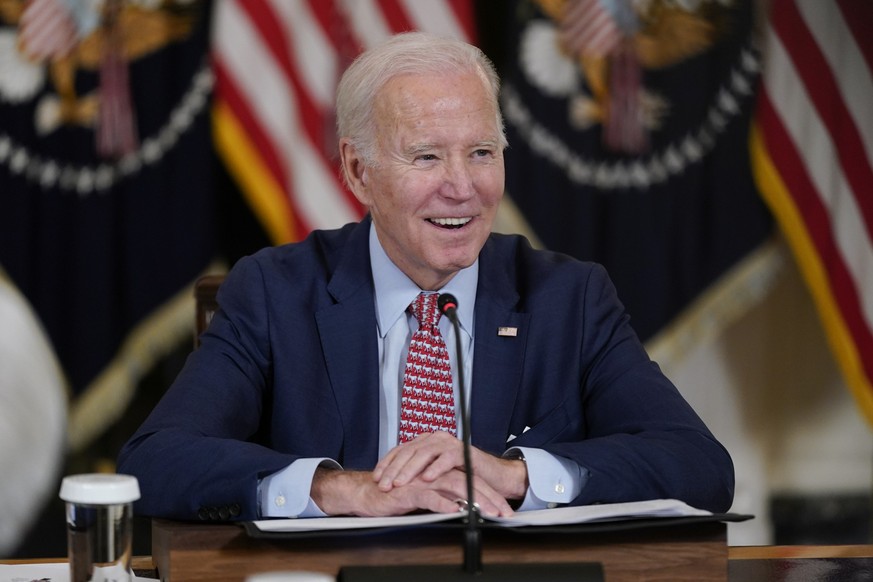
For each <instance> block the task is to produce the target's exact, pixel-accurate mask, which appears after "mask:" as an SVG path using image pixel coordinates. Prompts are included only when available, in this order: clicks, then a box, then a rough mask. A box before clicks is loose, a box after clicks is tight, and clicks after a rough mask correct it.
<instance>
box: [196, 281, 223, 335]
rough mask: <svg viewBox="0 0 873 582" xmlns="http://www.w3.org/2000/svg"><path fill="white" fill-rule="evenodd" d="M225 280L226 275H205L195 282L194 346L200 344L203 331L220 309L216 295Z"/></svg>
mask: <svg viewBox="0 0 873 582" xmlns="http://www.w3.org/2000/svg"><path fill="white" fill-rule="evenodd" d="M222 281H224V275H203V276H202V277H200V278H199V279H197V281H195V282H194V302H195V304H196V306H197V307H196V312H195V320H194V347H195V348H198V347H199V346H200V334H201V333H203V332H204V331H205V330H206V328H207V327H209V322H210V321H212V316H213V315H214V314H215V312H216V310H217V309H218V301H217V300H216V295H217V294H218V288H219V287H220V286H221V283H222Z"/></svg>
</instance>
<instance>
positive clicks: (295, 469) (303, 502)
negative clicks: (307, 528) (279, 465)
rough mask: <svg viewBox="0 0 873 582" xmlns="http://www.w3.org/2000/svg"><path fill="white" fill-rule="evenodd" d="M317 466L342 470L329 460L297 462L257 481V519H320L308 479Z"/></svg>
mask: <svg viewBox="0 0 873 582" xmlns="http://www.w3.org/2000/svg"><path fill="white" fill-rule="evenodd" d="M319 467H328V468H331V469H342V467H341V466H340V464H339V463H337V462H336V461H334V460H333V459H328V458H320V459H297V460H296V461H294V462H293V463H291V464H290V465H288V466H287V467H285V468H284V469H282V470H281V471H277V472H276V473H273V474H272V475H268V476H267V477H264V478H263V479H261V480H260V481H258V505H259V507H260V511H259V513H260V516H261V517H324V516H325V515H326V514H325V513H324V512H323V511H321V508H319V507H318V505H316V504H315V502H314V501H312V498H311V497H310V496H309V491H310V490H311V489H312V477H313V476H314V475H315V470H316V469H318V468H319Z"/></svg>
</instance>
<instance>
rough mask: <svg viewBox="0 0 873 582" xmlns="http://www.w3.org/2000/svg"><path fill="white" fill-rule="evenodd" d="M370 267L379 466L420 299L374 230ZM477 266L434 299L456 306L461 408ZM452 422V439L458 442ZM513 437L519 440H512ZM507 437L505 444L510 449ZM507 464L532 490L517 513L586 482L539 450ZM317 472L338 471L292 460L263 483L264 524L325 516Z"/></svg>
mask: <svg viewBox="0 0 873 582" xmlns="http://www.w3.org/2000/svg"><path fill="white" fill-rule="evenodd" d="M370 264H371V268H372V271H373V283H374V290H375V297H376V323H377V330H376V332H377V336H378V344H379V385H380V392H379V458H382V457H383V456H385V454H386V453H387V452H388V451H390V450H391V449H392V448H394V447H395V446H397V434H398V431H399V423H400V395H401V391H402V387H403V371H404V367H405V362H406V351H407V347H408V345H409V341H410V339H411V338H412V334H413V333H415V331H416V329H417V328H418V322H417V321H416V320H415V317H413V316H412V315H411V314H409V313H408V312H407V307H409V304H410V303H412V301H413V300H414V299H415V298H416V297H417V296H418V294H419V293H420V292H421V289H419V287H418V286H417V285H416V284H415V283H413V282H412V280H411V279H410V278H409V277H407V276H406V275H405V274H404V273H403V272H402V271H401V270H400V269H399V268H397V266H396V265H395V264H394V263H393V262H391V259H389V258H388V255H386V254H385V250H384V249H383V248H382V245H381V244H380V243H379V238H378V236H377V235H376V229H375V227H373V226H372V225H371V226H370ZM478 279H479V262H478V261H476V262H475V263H474V264H473V265H471V266H470V267H468V268H466V269H463V270H461V271H459V272H458V273H457V274H455V276H454V277H452V279H451V281H449V282H448V284H446V286H445V287H444V288H442V289H440V293H451V294H452V295H454V296H455V298H456V299H457V300H458V310H457V312H458V320H459V323H460V327H461V350H462V353H463V360H464V380H465V387H466V392H467V404H468V405H469V398H470V394H471V393H472V391H473V390H474V389H475V387H474V386H473V385H472V382H471V379H472V377H473V374H472V369H473V358H474V354H473V346H474V342H473V330H474V329H475V326H474V321H475V320H474V317H475V314H474V311H475V309H474V308H475V304H476V287H477V283H478ZM439 328H440V333H441V334H442V336H443V338H444V339H445V341H446V346H447V347H448V348H449V359H450V360H451V364H452V378H453V383H454V387H455V403H456V408H457V410H456V414H457V418H459V419H460V414H461V413H460V406H459V405H458V403H459V402H460V400H459V395H458V392H457V390H458V365H457V361H456V360H457V354H456V352H455V332H454V326H452V324H451V322H450V321H449V320H448V318H445V317H443V318H441V319H440V322H439ZM461 431H462V427H461V423H460V421H459V422H458V437H459V438H460V437H462V436H463V435H462V432H461ZM515 436H518V435H515ZM511 438H513V437H512V436H511V437H510V441H509V442H511ZM506 456H515V457H521V458H523V459H524V460H525V463H527V469H528V479H529V482H530V487H529V488H528V491H527V495H526V496H525V499H524V501H523V502H522V504H521V506H520V507H519V510H521V511H524V510H528V509H544V508H546V507H555V506H557V505H559V504H564V503H569V502H570V501H571V500H572V499H573V498H575V497H576V496H577V495H578V494H579V492H580V491H581V490H582V487H584V485H585V483H586V482H587V480H588V471H587V470H586V469H584V468H582V467H580V466H579V465H578V464H576V463H575V462H573V461H571V460H569V459H566V458H563V457H558V456H555V455H551V454H549V453H547V452H545V451H543V450H541V449H532V448H527V447H513V448H511V449H509V450H508V451H507V452H506ZM319 466H326V467H333V468H337V469H341V468H342V467H341V466H340V464H339V463H337V462H336V461H335V460H333V459H328V458H312V459H298V460H297V461H295V462H293V463H291V464H290V465H289V466H288V467H286V468H285V469H283V470H281V471H279V472H277V473H273V474H272V475H269V476H267V477H265V478H264V479H262V480H261V482H260V483H259V485H258V500H259V503H260V508H261V516H262V517H319V516H323V515H324V513H323V512H322V511H321V509H319V508H318V506H317V505H316V504H315V503H314V502H313V501H312V499H311V498H310V497H309V491H310V489H311V486H312V478H313V475H314V474H315V470H316V469H317V468H318V467H319Z"/></svg>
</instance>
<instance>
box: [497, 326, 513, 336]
mask: <svg viewBox="0 0 873 582" xmlns="http://www.w3.org/2000/svg"><path fill="white" fill-rule="evenodd" d="M497 335H498V336H500V337H515V336H517V335H518V328H517V327H507V326H501V327H498V328H497Z"/></svg>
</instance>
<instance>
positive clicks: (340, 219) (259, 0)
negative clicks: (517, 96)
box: [212, 0, 474, 243]
mask: <svg viewBox="0 0 873 582" xmlns="http://www.w3.org/2000/svg"><path fill="white" fill-rule="evenodd" d="M408 30H424V31H429V32H434V33H438V34H442V35H447V36H453V37H455V38H461V39H464V40H467V41H472V40H473V37H474V32H473V9H472V3H471V1H470V0H426V1H421V0H398V1H388V0H222V2H219V3H217V6H216V15H215V24H214V31H213V45H212V54H213V61H214V64H215V74H216V83H217V85H216V98H215V105H214V108H213V118H214V123H215V135H216V147H217V149H218V151H219V154H220V155H221V158H222V160H224V163H225V164H226V166H227V168H228V170H229V173H230V174H231V176H232V177H233V178H234V180H235V182H236V184H237V185H238V187H239V189H240V190H241V191H242V194H243V195H244V196H245V198H246V200H247V201H248V202H249V204H250V206H251V208H252V210H253V212H254V214H255V215H256V216H257V217H258V218H259V220H260V222H261V224H262V225H263V227H264V229H265V230H266V232H267V233H268V235H269V237H270V239H271V240H272V241H273V242H274V243H283V242H289V241H293V240H298V239H300V238H302V237H304V236H305V235H306V234H307V233H308V232H309V231H310V230H312V229H316V228H333V227H337V226H341V225H343V224H345V223H347V222H351V221H355V220H358V219H360V218H361V217H362V216H363V208H362V207H361V205H360V204H359V203H358V201H357V200H356V199H355V197H354V196H353V195H352V194H351V192H349V191H348V190H347V189H346V188H345V186H344V185H343V183H342V179H341V177H340V174H339V162H338V158H337V147H336V140H335V138H334V133H335V131H336V129H335V119H334V113H333V107H334V92H335V90H336V85H337V83H338V82H339V78H340V76H341V75H342V73H343V71H344V70H345V67H346V66H347V65H348V64H349V63H350V62H351V61H352V59H354V58H355V56H357V54H358V53H359V52H360V51H361V50H363V49H366V48H368V47H371V46H373V45H374V44H377V43H378V42H380V41H382V40H384V39H385V38H387V37H388V36H390V35H391V34H394V33H397V32H403V31H408Z"/></svg>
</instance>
